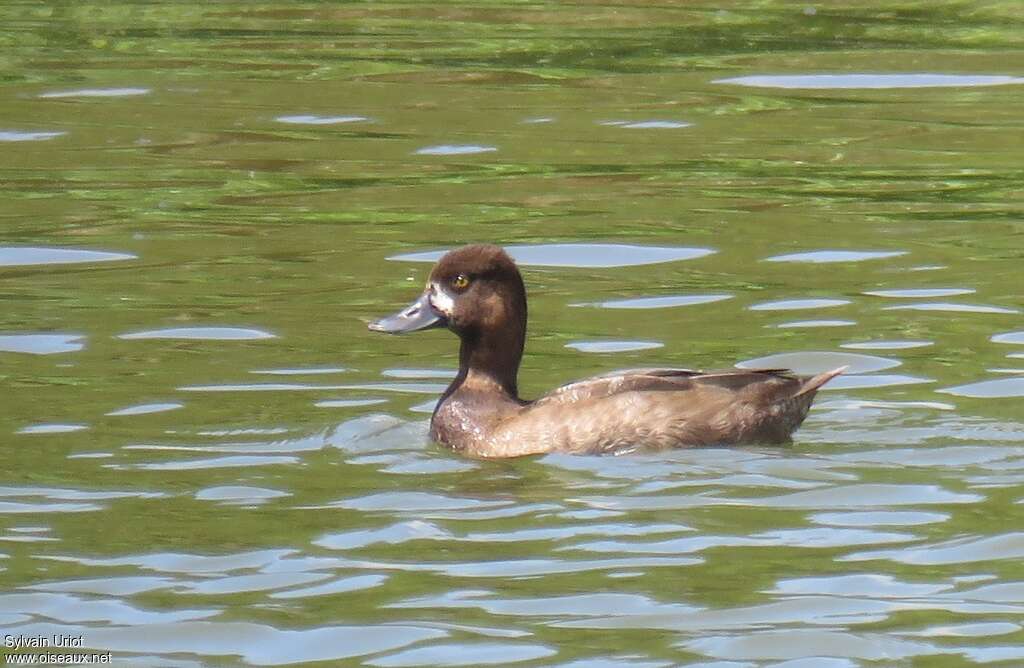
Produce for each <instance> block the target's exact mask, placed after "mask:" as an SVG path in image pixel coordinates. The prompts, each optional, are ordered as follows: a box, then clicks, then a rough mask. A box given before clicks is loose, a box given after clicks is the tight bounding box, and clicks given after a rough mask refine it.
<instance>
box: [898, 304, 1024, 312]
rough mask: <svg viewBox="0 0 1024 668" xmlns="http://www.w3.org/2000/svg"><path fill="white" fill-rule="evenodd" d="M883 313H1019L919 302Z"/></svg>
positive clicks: (1009, 310)
mask: <svg viewBox="0 0 1024 668" xmlns="http://www.w3.org/2000/svg"><path fill="white" fill-rule="evenodd" d="M882 310H883V311H945V312H949V313H1006V314H1015V313H1020V311H1018V310H1017V309H1012V308H1003V307H1002V306H986V305H984V304H954V303H952V302H921V303H919V304H900V305H898V306H886V307H884V308H883V309H882Z"/></svg>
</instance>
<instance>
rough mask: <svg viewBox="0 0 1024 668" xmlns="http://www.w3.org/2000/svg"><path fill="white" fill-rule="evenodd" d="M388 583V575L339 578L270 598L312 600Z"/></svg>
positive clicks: (284, 592)
mask: <svg viewBox="0 0 1024 668" xmlns="http://www.w3.org/2000/svg"><path fill="white" fill-rule="evenodd" d="M387 581H388V576H387V575H355V576H352V577H346V578H337V579H335V580H331V581H330V582H325V583H322V584H318V585H314V586H312V587H303V588H301V589H289V590H287V591H276V592H274V593H272V594H270V598H278V599H294V598H312V597H314V596H333V595H334V594H344V593H347V592H351V591H362V590H364V589H372V588H373V587H379V586H380V585H382V584H384V583H385V582H387Z"/></svg>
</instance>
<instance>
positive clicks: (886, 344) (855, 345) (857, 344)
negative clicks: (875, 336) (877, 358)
mask: <svg viewBox="0 0 1024 668" xmlns="http://www.w3.org/2000/svg"><path fill="white" fill-rule="evenodd" d="M931 345H935V342H934V341H854V342H851V343H841V344H839V347H840V348H852V349H854V350H909V349H910V348H924V347H926V346H931Z"/></svg>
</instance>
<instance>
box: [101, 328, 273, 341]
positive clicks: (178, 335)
mask: <svg viewBox="0 0 1024 668" xmlns="http://www.w3.org/2000/svg"><path fill="white" fill-rule="evenodd" d="M117 338H119V339H125V340H136V339H187V340H190V341H257V340H260V339H276V338H277V335H275V334H271V333H270V332H264V331H263V330H259V329H246V328H243V327H173V328H170V329H152V330H148V331H145V332H131V333H128V334H121V335H120V336H118V337H117Z"/></svg>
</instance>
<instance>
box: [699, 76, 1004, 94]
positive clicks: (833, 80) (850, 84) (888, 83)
mask: <svg viewBox="0 0 1024 668" xmlns="http://www.w3.org/2000/svg"><path fill="white" fill-rule="evenodd" d="M714 83H718V84H734V85H739V86H757V87H762V88H807V89H825V90H828V89H842V88H866V89H873V88H874V89H878V88H883V89H884V88H949V87H968V86H1005V85H1008V84H1020V83H1024V79H1021V78H1018V77H1011V76H1005V75H983V74H933V73H920V74H916V73H909V74H884V73H879V74H789V75H758V76H744V77H733V78H731V79H718V80H717V81H715V82H714Z"/></svg>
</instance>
